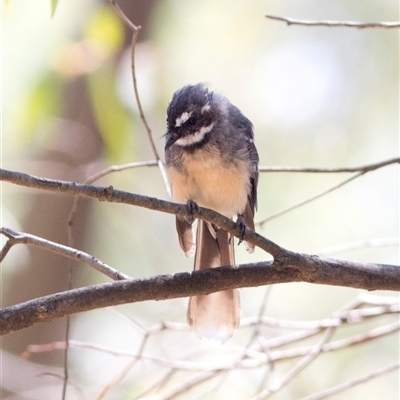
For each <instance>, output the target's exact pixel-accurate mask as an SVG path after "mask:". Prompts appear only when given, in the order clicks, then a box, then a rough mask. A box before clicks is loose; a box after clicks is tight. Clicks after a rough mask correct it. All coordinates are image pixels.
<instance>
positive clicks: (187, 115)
mask: <svg viewBox="0 0 400 400" xmlns="http://www.w3.org/2000/svg"><path fill="white" fill-rule="evenodd" d="M191 115H192V112H191V111H190V112H186V111H185V112H184V113H182V115H181V116H180V117H178V118H177V119H176V120H175V127H176V128H179V127H180V126H181V125H182V124H184V123H185V122H186V121H187V120H188V119H189V118H190V116H191Z"/></svg>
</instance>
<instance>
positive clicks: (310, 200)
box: [256, 172, 365, 227]
mask: <svg viewBox="0 0 400 400" xmlns="http://www.w3.org/2000/svg"><path fill="white" fill-rule="evenodd" d="M364 174H365V172H359V173H358V174H355V175H353V176H352V177H350V178H348V179H345V180H344V181H342V182H340V183H338V184H336V185H334V186H332V187H330V188H329V189H326V190H324V191H322V192H320V193H318V194H316V195H314V196H312V197H309V198H308V199H305V200H302V201H300V202H298V203H296V204H293V205H292V206H290V207H288V208H285V209H284V210H282V211H278V212H277V213H275V214H272V215H270V216H269V217H267V218H264V219H262V220H261V221H259V222H257V223H256V225H259V226H261V227H262V226H263V225H264V224H265V223H266V222H269V221H271V220H272V219H274V218H277V217H280V216H281V215H283V214H286V213H288V212H289V211H293V210H295V209H296V208H299V207H301V206H304V205H305V204H308V203H311V202H312V201H314V200H316V199H319V198H320V197H322V196H325V195H327V194H328V193H331V192H333V191H334V190H336V189H339V188H340V187H342V186H344V185H346V184H347V183H349V182H351V181H353V180H354V179H356V178H359V177H360V176H361V175H364Z"/></svg>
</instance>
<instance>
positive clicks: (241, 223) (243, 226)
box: [236, 215, 246, 245]
mask: <svg viewBox="0 0 400 400" xmlns="http://www.w3.org/2000/svg"><path fill="white" fill-rule="evenodd" d="M236 224H237V226H238V228H239V230H240V236H239V243H238V245H239V244H240V243H242V242H243V237H244V234H245V232H246V223H245V222H244V218H243V215H238V217H237V220H236Z"/></svg>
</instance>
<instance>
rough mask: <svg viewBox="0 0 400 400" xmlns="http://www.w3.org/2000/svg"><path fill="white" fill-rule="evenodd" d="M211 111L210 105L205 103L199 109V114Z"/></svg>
mask: <svg viewBox="0 0 400 400" xmlns="http://www.w3.org/2000/svg"><path fill="white" fill-rule="evenodd" d="M210 109H211V106H210V103H207V104H206V105H204V106H203V107H202V108H201V113H202V114H203V112H204V111H209V110H210Z"/></svg>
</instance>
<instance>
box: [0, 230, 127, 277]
mask: <svg viewBox="0 0 400 400" xmlns="http://www.w3.org/2000/svg"><path fill="white" fill-rule="evenodd" d="M0 233H2V234H3V235H5V236H7V237H8V238H9V240H8V241H7V243H6V245H5V247H7V251H8V250H9V249H10V248H11V247H12V246H13V245H15V244H27V245H31V246H37V247H40V248H42V249H44V250H47V251H51V252H52V253H56V254H59V255H61V256H64V257H68V258H70V259H73V260H76V261H82V262H83V263H85V264H87V265H90V266H91V267H93V268H94V269H96V270H97V271H99V272H101V273H102V274H104V275H107V276H108V277H110V278H111V279H113V280H116V281H117V280H123V279H129V276H128V275H125V274H123V273H121V272H119V271H117V270H115V269H114V268H112V267H110V266H108V265H107V264H105V263H103V262H102V261H100V260H98V259H97V258H95V257H93V256H91V255H90V254H88V253H85V252H84V251H80V250H77V249H73V248H72V247H68V246H64V245H62V244H59V243H55V242H51V241H50V240H46V239H42V238H40V237H38V236H34V235H30V234H28V233H21V232H15V231H13V230H12V229H9V228H0ZM7 251H4V247H3V250H2V252H1V257H0V261H2V260H3V258H4V257H5V255H6V254H7Z"/></svg>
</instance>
